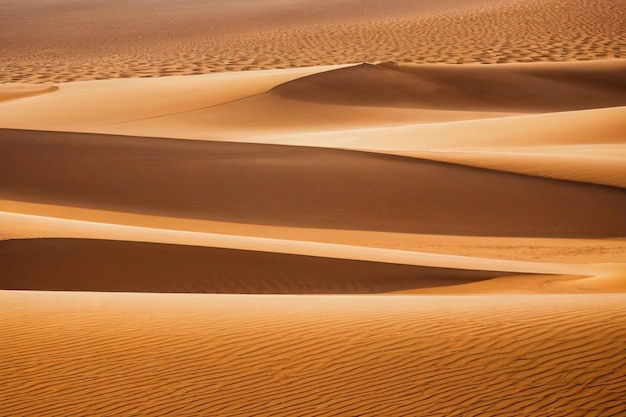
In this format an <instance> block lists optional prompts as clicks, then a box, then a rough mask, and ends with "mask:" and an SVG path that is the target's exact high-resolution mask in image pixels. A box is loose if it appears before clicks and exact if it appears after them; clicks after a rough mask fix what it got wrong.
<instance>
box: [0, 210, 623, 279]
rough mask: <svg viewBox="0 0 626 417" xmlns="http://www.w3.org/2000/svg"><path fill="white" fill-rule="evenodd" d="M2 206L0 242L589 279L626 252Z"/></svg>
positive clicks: (618, 247)
mask: <svg viewBox="0 0 626 417" xmlns="http://www.w3.org/2000/svg"><path fill="white" fill-rule="evenodd" d="M0 209H2V210H4V211H0V223H1V224H2V225H3V227H2V229H0V239H2V240H7V239H38V238H80V239H103V240H124V241H134V242H153V243H166V244H175V245H188V246H209V247H220V248H226V249H238V250H256V251H266V252H267V251H270V252H275V253H284V254H293V255H305V256H323V257H331V258H332V257H334V258H338V259H352V260H369V261H376V262H383V263H400V264H403V265H417V266H432V267H455V268H460V269H474V270H485V269H489V268H493V269H491V270H495V271H498V270H500V271H509V272H525V273H535V274H540V273H543V274H545V273H551V274H572V273H574V274H581V273H582V274H587V275H590V276H597V275H603V274H604V271H602V270H597V269H596V267H595V264H598V263H600V264H615V265H616V266H617V265H619V264H621V263H623V262H624V253H625V252H626V240H625V239H620V238H613V239H572V238H538V237H492V236H453V235H425V234H407V233H393V232H374V231H364V230H339V229H316V228H303V227H284V226H281V227H276V226H269V225H259V224H244V223H229V222H216V221H209V220H197V219H183V218H173V217H162V216H149V215H145V214H137V213H128V212H113V211H103V210H93V209H84V208H77V207H68V206H54V205H49V204H36V203H26V202H18V201H10V200H0ZM25 213H39V215H34V214H25ZM79 219H82V220H79ZM370 249H374V250H370ZM380 249H384V250H380ZM433 255H435V256H433ZM436 255H444V256H436ZM519 261H521V263H520V262H519ZM538 261H539V262H538ZM531 264H532V265H531ZM589 264H594V266H590V265H589Z"/></svg>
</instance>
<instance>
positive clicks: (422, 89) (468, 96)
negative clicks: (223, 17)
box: [271, 60, 626, 112]
mask: <svg viewBox="0 0 626 417" xmlns="http://www.w3.org/2000/svg"><path fill="white" fill-rule="evenodd" d="M625 71H626V60H609V61H596V62H582V63H580V62H577V63H573V64H572V63H539V64H534V65H527V64H526V65H525V64H507V65H494V66H488V67H484V66H482V65H459V66H442V65H397V64H379V65H372V64H362V65H359V66H352V67H348V68H341V69H336V70H331V71H324V72H320V73H316V74H312V75H309V76H306V77H301V78H298V79H295V80H292V81H289V82H285V83H283V84H281V85H279V86H277V87H275V88H273V89H272V91H271V93H272V94H276V95H278V96H280V97H285V98H290V99H297V100H306V101H319V102H322V103H327V104H344V105H361V106H362V105H367V106H375V107H389V106H391V107H417V108H427V109H432V108H436V109H445V110H464V111H467V110H474V111H480V110H482V111H497V112H507V111H508V112H531V111H532V112H547V111H564V110H581V109H590V108H596V107H612V106H623V105H626V99H625V98H624V94H625V93H626V80H624V75H623V74H624V72H625Z"/></svg>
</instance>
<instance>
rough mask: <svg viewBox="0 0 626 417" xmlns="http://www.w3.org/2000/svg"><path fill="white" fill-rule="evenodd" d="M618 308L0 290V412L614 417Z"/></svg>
mask: <svg viewBox="0 0 626 417" xmlns="http://www.w3.org/2000/svg"><path fill="white" fill-rule="evenodd" d="M625 304H626V296H624V295H606V294H605V295H593V294H586V295H543V296H540V297H538V296H522V295H518V296H511V295H498V296H471V297H468V296H448V297H440V296H436V297H434V296H411V297H380V296H358V297H355V296H244V295H233V296H228V295H207V294H195V295H194V294H120V293H117V294H110V293H51V292H20V291H11V292H9V291H0V313H1V314H2V318H3V319H2V323H1V326H0V337H1V338H2V341H3V342H2V344H0V353H1V354H0V365H1V366H2V367H3V373H2V378H4V380H9V381H10V382H11V383H8V384H6V385H5V386H4V388H3V389H4V394H5V398H4V400H3V401H2V403H1V404H0V410H1V411H2V413H3V414H7V415H11V416H32V415H39V416H43V417H49V416H50V417H52V416H58V415H71V414H92V415H100V414H103V415H132V414H143V415H154V416H166V415H171V414H172V413H176V414H178V415H241V416H250V417H251V416H255V415H257V416H258V415H259V414H268V415H269V414H279V415H282V416H301V415H302V414H303V413H305V414H307V415H320V416H322V415H324V416H337V415H394V416H407V417H408V416H414V415H415V414H416V413H418V414H419V415H432V416H438V415H443V414H441V413H442V412H443V413H444V414H445V413H447V411H445V410H454V411H453V412H462V413H466V414H471V415H481V416H487V417H497V416H503V415H517V414H519V412H520V407H521V406H523V410H524V411H523V413H525V414H528V415H536V416H541V415H550V416H553V417H565V416H570V415H572V414H573V413H584V414H587V415H607V416H610V415H619V414H620V413H621V411H622V410H623V401H622V399H623V395H622V393H623V392H624V390H625V389H626V385H625V384H626V383H625V381H626V378H625V377H626V375H625V374H624V369H626V356H625V355H624V352H623V340H624V339H626V311H625V309H624V305H625ZM96 353H97V354H96ZM86 381H88V383H87V382H86ZM320 381H323V383H321V382H320ZM313 393H314V394H313ZM68 399H71V401H68ZM451 412H452V411H451Z"/></svg>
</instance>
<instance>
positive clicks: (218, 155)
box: [0, 130, 626, 238]
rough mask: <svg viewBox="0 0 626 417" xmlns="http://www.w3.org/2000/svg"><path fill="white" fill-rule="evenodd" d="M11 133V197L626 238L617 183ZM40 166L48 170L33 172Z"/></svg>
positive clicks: (7, 172)
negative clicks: (575, 181) (591, 183)
mask: <svg viewBox="0 0 626 417" xmlns="http://www.w3.org/2000/svg"><path fill="white" fill-rule="evenodd" d="M0 135H1V138H2V140H1V141H0V150H1V152H0V185H1V187H0V190H1V191H0V197H2V198H3V199H5V200H17V201H27V202H35V203H42V204H52V205H59V206H75V207H83V208H91V209H101V210H109V211H119V212H131V213H138V214H148V215H156V216H169V217H174V218H191V219H198V220H212V221H224V222H239V223H247V224H265V225H274V226H288V227H304V228H325V229H344V230H373V231H383V232H403V233H418V234H447V235H466V236H469V235H477V236H502V237H505V236H507V237H513V236H519V237H524V236H526V237H530V236H533V237H553V238H554V237H562V238H611V237H621V236H624V234H626V221H625V219H624V217H623V215H622V213H623V209H624V207H625V206H626V195H625V194H624V193H623V192H622V191H621V190H620V189H616V188H610V187H601V186H595V185H589V184H580V183H573V182H565V181H556V180H551V179H545V178H537V177H531V176H524V175H517V174H510V173H504V172H498V171H490V170H482V169H477V168H471V167H463V166H460V165H453V164H444V163H439V162H432V161H428V160H418V159H415V158H404V157H398V156H388V155H379V154H372V153H363V152H354V151H346V150H336V149H324V148H306V147H296V146H276V145H258V144H243V143H226V142H208V141H181V140H175V139H152V138H150V139H147V138H137V137H120V136H109V135H89V134H69V133H53V132H32V131H11V130H3V131H0ZM205 161H211V163H210V164H209V163H206V162H205ZM31 164H34V165H32V166H36V167H37V169H29V168H27V167H28V166H31ZM111 167H115V169H111ZM163 167H167V169H163ZM76 172H81V175H75V173H76ZM129 179H132V181H129ZM285 179H288V180H285ZM155 184H158V190H157V188H155ZM512 189H514V190H515V193H511V192H510V190H512ZM486 201H488V202H489V204H485V202H486ZM251 202H253V206H254V210H250V209H249V207H250V204H251ZM459 207H463V210H459ZM33 214H36V213H33Z"/></svg>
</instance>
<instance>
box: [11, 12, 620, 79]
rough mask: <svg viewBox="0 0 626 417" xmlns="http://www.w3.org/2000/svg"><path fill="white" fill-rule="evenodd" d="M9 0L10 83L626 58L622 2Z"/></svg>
mask: <svg viewBox="0 0 626 417" xmlns="http://www.w3.org/2000/svg"><path fill="white" fill-rule="evenodd" d="M328 3H330V4H324V7H320V5H319V4H318V3H315V2H310V1H306V0H289V1H263V2H258V1H257V2H250V1H244V0H237V1H228V2H205V1H201V0H184V1H176V2H173V1H172V2H161V1H154V0H138V1H133V2H122V1H116V0H106V1H100V2H98V4H97V7H93V6H92V5H89V4H88V3H86V2H79V1H76V0H73V1H65V2H62V3H56V2H44V1H42V0H28V1H19V2H18V1H14V2H11V1H7V0H3V1H0V11H1V12H2V16H3V22H2V26H1V27H0V39H1V40H2V42H0V82H32V83H42V82H65V81H75V80H94V79H104V78H117V77H121V78H126V77H155V76H163V75H175V74H178V75H183V74H204V73H209V72H218V71H233V70H252V69H269V68H290V67H302V66H312V65H334V64H347V63H358V62H384V61H397V62H416V63H451V64H459V63H472V62H474V63H504V62H537V61H570V60H594V59H605V58H620V57H626V43H625V39H624V26H625V24H626V8H625V7H624V4H623V2H622V1H621V0H505V1H502V0H497V1H496V0H464V1H455V0H445V1H436V2H420V1H408V0H393V1H386V2H384V3H381V2H378V1H374V0H367V1H357V0H348V1H343V2H328Z"/></svg>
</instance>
